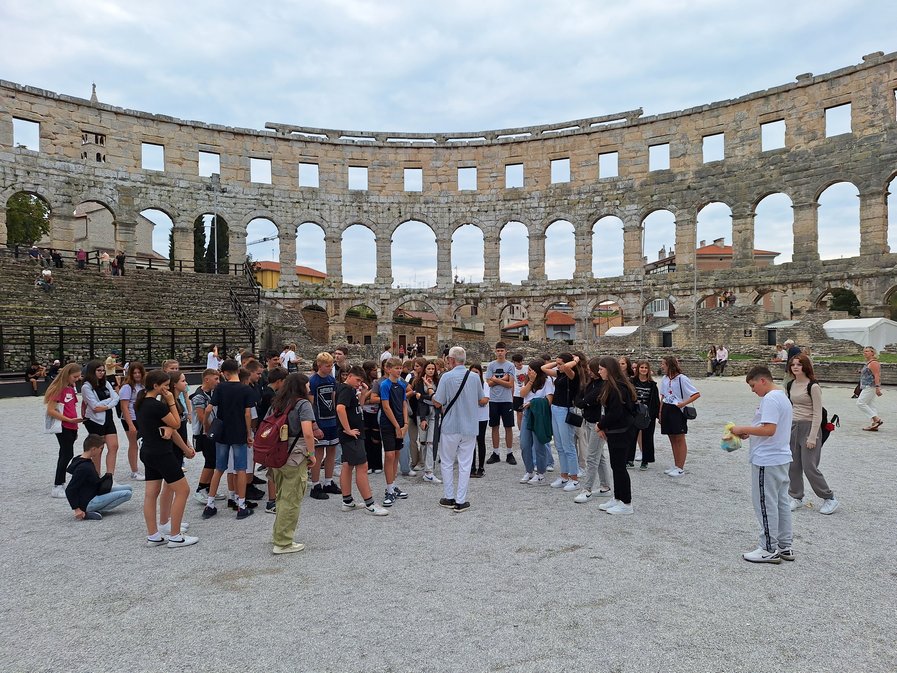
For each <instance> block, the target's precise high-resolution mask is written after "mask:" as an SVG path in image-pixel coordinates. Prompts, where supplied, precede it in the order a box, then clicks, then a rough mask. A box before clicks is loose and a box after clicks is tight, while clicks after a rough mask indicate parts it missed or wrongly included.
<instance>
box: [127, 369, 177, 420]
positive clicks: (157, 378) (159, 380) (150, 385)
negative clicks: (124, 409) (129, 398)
mask: <svg viewBox="0 0 897 673" xmlns="http://www.w3.org/2000/svg"><path fill="white" fill-rule="evenodd" d="M166 381H170V377H169V375H168V374H166V373H165V372H163V371H162V370H161V369H154V370H153V371H151V372H147V375H146V380H145V381H144V383H143V390H141V391H140V392H139V393H137V399H136V400H134V410H135V411H137V410H138V409H140V405H141V404H143V400H145V399H146V394H147V393H151V392H153V390H155V388H156V386H158V385H161V384H163V383H165V382H166Z"/></svg>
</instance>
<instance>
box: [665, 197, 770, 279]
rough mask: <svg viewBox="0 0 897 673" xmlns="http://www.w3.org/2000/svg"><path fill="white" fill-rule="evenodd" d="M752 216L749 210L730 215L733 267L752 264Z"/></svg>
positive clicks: (752, 213)
mask: <svg viewBox="0 0 897 673" xmlns="http://www.w3.org/2000/svg"><path fill="white" fill-rule="evenodd" d="M754 215H755V213H754V212H753V211H750V210H747V211H735V212H733V213H732V266H733V267H748V266H753V264H754ZM764 249H766V248H764ZM677 258H678V255H677Z"/></svg>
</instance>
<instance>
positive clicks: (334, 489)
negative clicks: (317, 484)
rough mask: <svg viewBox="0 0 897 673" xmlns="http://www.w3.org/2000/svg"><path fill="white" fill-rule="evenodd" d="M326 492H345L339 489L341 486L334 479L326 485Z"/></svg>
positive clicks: (335, 493) (339, 493)
mask: <svg viewBox="0 0 897 673" xmlns="http://www.w3.org/2000/svg"><path fill="white" fill-rule="evenodd" d="M324 493H331V494H333V495H342V494H343V492H342V491H341V490H340V489H339V486H337V485H336V484H335V483H334V482H333V480H331V481H330V483H329V484H327V485H326V486H324Z"/></svg>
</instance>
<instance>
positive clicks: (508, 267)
mask: <svg viewBox="0 0 897 673" xmlns="http://www.w3.org/2000/svg"><path fill="white" fill-rule="evenodd" d="M498 278H499V280H500V281H501V282H502V283H518V284H519V283H520V282H522V281H524V280H526V279H527V278H529V232H528V231H527V228H526V225H525V224H523V222H515V221H513V220H512V221H511V222H508V223H507V224H505V225H504V226H503V227H502V228H501V232H500V233H499V239H498Z"/></svg>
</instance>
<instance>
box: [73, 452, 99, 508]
mask: <svg viewBox="0 0 897 673" xmlns="http://www.w3.org/2000/svg"><path fill="white" fill-rule="evenodd" d="M66 472H68V473H69V474H71V475H72V478H71V481H69V484H68V486H66V487H65V497H66V498H68V500H69V505H71V506H72V509H82V510H84V511H85V512H86V511H87V503H89V502H90V501H91V500H92V499H93V498H94V496H96V494H97V491H98V490H99V488H100V475H98V474H97V469H96V468H95V467H94V466H93V461H91V460H88V459H87V458H82V457H81V456H75V457H74V458H73V459H72V462H71V463H69V466H68V469H67V470H66Z"/></svg>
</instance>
